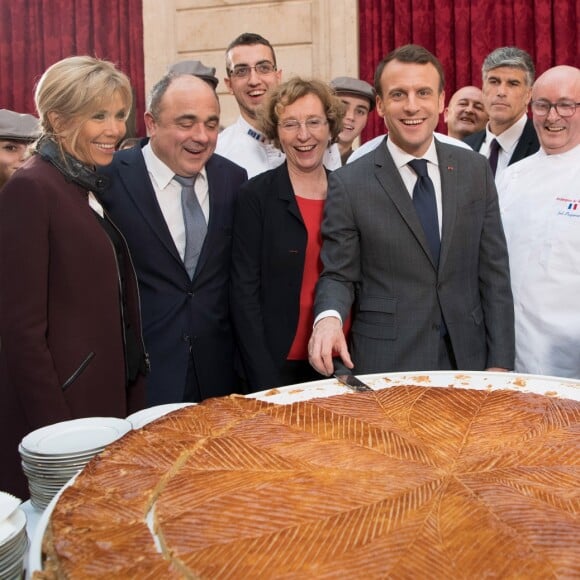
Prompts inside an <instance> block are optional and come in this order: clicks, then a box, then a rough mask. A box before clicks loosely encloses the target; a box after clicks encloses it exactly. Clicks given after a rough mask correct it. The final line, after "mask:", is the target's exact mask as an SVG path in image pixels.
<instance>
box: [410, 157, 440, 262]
mask: <svg viewBox="0 0 580 580" xmlns="http://www.w3.org/2000/svg"><path fill="white" fill-rule="evenodd" d="M409 165H410V166H411V167H412V168H413V171H414V172H415V173H416V174H417V182H416V183H415V187H414V188H413V205H414V206H415V211H416V212H417V217H418V218H419V221H420V222H421V225H422V226H423V231H424V232H425V236H426V237H427V243H428V245H429V249H430V250H431V256H432V257H433V260H434V262H435V266H436V267H437V266H438V265H439V249H440V246H441V240H440V237H439V219H438V218H437V201H436V200H435V188H434V187H433V182H432V181H431V178H430V177H429V174H428V173H427V161H426V160H425V159H413V160H412V161H409Z"/></svg>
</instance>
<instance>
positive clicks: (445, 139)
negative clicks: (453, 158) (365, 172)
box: [346, 131, 471, 164]
mask: <svg viewBox="0 0 580 580" xmlns="http://www.w3.org/2000/svg"><path fill="white" fill-rule="evenodd" d="M433 136H434V137H435V139H437V141H440V142H441V143H448V144H449V145H455V146H456V147H461V148H462V149H469V150H471V147H470V146H469V145H468V144H467V143H464V142H463V141H461V140H460V139H456V138H455V137H449V135H444V134H443V133H437V132H436V131H435V132H434V133H433ZM384 138H385V135H379V136H378V137H374V138H373V139H370V140H369V141H366V142H365V143H363V144H362V145H361V146H360V147H358V148H357V149H355V150H354V151H353V153H352V155H351V156H350V157H349V158H348V159H347V161H346V163H347V164H349V163H352V162H353V161H356V160H357V159H358V158H359V157H362V156H363V155H366V154H367V153H369V152H370V151H373V150H374V149H376V148H377V147H378V146H379V144H380V143H381V141H382V140H383V139H384Z"/></svg>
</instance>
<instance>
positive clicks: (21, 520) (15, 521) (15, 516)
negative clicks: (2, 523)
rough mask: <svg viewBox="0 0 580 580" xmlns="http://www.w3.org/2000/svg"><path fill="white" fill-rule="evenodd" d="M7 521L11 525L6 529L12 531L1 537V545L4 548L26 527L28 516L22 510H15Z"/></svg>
mask: <svg viewBox="0 0 580 580" xmlns="http://www.w3.org/2000/svg"><path fill="white" fill-rule="evenodd" d="M7 519H8V524H9V525H8V526H6V529H8V528H10V530H11V531H7V532H6V533H5V534H3V535H2V537H0V544H1V545H2V546H4V545H6V544H8V543H9V542H10V541H12V539H14V538H15V537H16V536H17V535H18V534H20V532H22V530H23V529H24V528H25V527H26V514H25V513H24V512H23V511H22V510H21V509H20V508H17V509H16V510H14V512H13V513H12V515H11V516H9V517H8V518H7Z"/></svg>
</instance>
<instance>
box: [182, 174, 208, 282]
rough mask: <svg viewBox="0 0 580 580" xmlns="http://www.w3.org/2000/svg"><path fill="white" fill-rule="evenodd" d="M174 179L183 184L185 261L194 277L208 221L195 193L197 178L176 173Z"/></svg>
mask: <svg viewBox="0 0 580 580" xmlns="http://www.w3.org/2000/svg"><path fill="white" fill-rule="evenodd" d="M174 179H175V181H177V183H179V184H181V209H182V211H183V223H184V225H185V255H184V257H183V263H184V265H185V269H186V270H187V273H188V274H189V277H190V278H192V279H193V275H194V274H195V268H196V266H197V260H198V259H199V254H200V253H201V248H202V246H203V241H204V240H205V234H206V233H207V223H206V221H205V216H204V215H203V211H202V209H201V206H200V205H199V201H198V199H197V195H196V194H195V189H194V183H195V179H196V178H195V177H181V176H180V175H176V176H175V177H174Z"/></svg>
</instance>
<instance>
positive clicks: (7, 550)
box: [0, 509, 28, 580]
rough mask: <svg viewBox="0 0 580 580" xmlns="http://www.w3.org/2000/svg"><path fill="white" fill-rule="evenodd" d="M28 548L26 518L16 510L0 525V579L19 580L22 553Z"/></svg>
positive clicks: (21, 569) (21, 512)
mask: <svg viewBox="0 0 580 580" xmlns="http://www.w3.org/2000/svg"><path fill="white" fill-rule="evenodd" d="M27 548H28V537H27V536H26V516H25V515H24V512H23V511H22V510H21V509H16V510H15V511H14V512H13V513H12V514H11V515H10V517H8V518H7V519H6V520H5V521H4V522H2V524H0V578H2V580H19V579H20V578H22V572H23V568H24V553H25V552H26V550H27Z"/></svg>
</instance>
